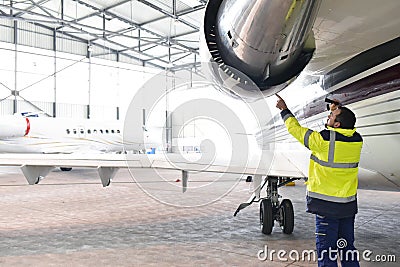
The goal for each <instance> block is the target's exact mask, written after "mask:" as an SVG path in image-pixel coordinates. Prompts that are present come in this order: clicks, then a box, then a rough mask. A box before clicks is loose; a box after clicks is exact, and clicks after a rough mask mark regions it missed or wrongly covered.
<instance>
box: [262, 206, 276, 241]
mask: <svg viewBox="0 0 400 267" xmlns="http://www.w3.org/2000/svg"><path fill="white" fill-rule="evenodd" d="M260 225H261V232H262V233H263V234H265V235H269V234H271V232H272V228H273V227H274V216H273V212H272V202H271V199H263V200H262V201H261V203H260Z"/></svg>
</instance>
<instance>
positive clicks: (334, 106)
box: [329, 98, 340, 111]
mask: <svg viewBox="0 0 400 267" xmlns="http://www.w3.org/2000/svg"><path fill="white" fill-rule="evenodd" d="M333 101H335V102H336V103H339V105H336V104H334V103H332V104H329V109H330V110H331V111H334V110H336V109H337V108H338V107H339V106H340V101H339V100H337V99H336V98H335V99H333Z"/></svg>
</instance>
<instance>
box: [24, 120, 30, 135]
mask: <svg viewBox="0 0 400 267" xmlns="http://www.w3.org/2000/svg"><path fill="white" fill-rule="evenodd" d="M25 119H26V130H25V135H28V133H29V131H30V130H31V122H30V121H29V119H28V118H25Z"/></svg>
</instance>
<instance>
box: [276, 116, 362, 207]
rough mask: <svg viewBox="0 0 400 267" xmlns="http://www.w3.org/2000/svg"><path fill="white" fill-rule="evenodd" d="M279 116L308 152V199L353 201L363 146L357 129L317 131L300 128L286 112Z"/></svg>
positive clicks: (295, 120)
mask: <svg viewBox="0 0 400 267" xmlns="http://www.w3.org/2000/svg"><path fill="white" fill-rule="evenodd" d="M281 115H282V118H283V120H284V121H285V125H286V127H287V129H288V131H289V133H290V134H291V135H292V136H293V137H294V138H296V139H297V140H298V141H299V142H300V143H301V144H303V145H304V146H305V147H307V148H308V149H310V150H311V157H310V165H309V177H308V181H307V196H308V197H311V198H314V199H319V200H324V201H329V202H335V203H349V202H352V201H355V200H356V198H357V186H358V163H359V161H360V155H361V148H362V144H363V140H362V137H361V135H360V134H358V133H357V132H356V129H341V128H331V127H327V129H326V130H323V131H321V132H316V131H312V130H310V129H308V128H305V127H302V126H300V124H299V122H298V121H297V119H296V118H295V117H294V116H293V115H292V113H291V112H290V111H289V110H283V111H282V112H281Z"/></svg>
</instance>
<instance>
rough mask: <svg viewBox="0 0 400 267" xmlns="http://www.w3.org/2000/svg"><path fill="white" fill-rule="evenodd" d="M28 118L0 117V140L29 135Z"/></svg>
mask: <svg viewBox="0 0 400 267" xmlns="http://www.w3.org/2000/svg"><path fill="white" fill-rule="evenodd" d="M29 130H30V122H29V119H28V118H25V117H19V116H4V117H0V138H11V137H23V136H25V135H27V134H28V133H29Z"/></svg>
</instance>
